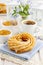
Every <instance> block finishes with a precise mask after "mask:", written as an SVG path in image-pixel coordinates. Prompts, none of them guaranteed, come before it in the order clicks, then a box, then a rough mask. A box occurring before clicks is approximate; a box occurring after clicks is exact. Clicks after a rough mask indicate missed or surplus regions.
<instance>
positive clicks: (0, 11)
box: [0, 3, 7, 14]
mask: <svg viewBox="0 0 43 65" xmlns="http://www.w3.org/2000/svg"><path fill="white" fill-rule="evenodd" d="M6 13H7V11H6V4H4V3H0V14H6Z"/></svg>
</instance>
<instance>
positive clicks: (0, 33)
mask: <svg viewBox="0 0 43 65" xmlns="http://www.w3.org/2000/svg"><path fill="white" fill-rule="evenodd" d="M10 33H11V32H10V31H9V30H0V35H9V34H10Z"/></svg>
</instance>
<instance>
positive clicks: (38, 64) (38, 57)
mask: <svg viewBox="0 0 43 65" xmlns="http://www.w3.org/2000/svg"><path fill="white" fill-rule="evenodd" d="M3 19H6V16H0V20H3ZM1 45H3V44H0V46H1ZM0 65H43V48H42V49H40V52H37V53H36V54H35V55H34V56H33V57H32V58H31V59H30V60H28V61H23V60H20V59H17V58H14V57H11V56H9V55H6V54H3V53H1V52H0Z"/></svg>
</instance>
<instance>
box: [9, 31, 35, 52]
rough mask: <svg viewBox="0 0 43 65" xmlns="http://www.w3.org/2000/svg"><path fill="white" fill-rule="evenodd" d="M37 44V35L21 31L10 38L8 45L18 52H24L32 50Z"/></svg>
mask: <svg viewBox="0 0 43 65" xmlns="http://www.w3.org/2000/svg"><path fill="white" fill-rule="evenodd" d="M34 45H35V37H34V36H32V35H31V34H29V33H26V32H24V33H20V34H16V35H14V36H12V37H11V38H10V39H9V40H8V47H9V49H10V50H13V51H15V52H16V53H23V52H27V51H30V50H32V48H33V47H34Z"/></svg>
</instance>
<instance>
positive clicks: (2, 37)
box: [0, 29, 12, 44]
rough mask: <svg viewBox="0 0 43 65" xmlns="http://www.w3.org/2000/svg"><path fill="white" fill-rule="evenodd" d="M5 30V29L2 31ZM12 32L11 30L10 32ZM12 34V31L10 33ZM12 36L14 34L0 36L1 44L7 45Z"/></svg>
mask: <svg viewBox="0 0 43 65" xmlns="http://www.w3.org/2000/svg"><path fill="white" fill-rule="evenodd" d="M0 30H5V29H0ZM9 31H10V30H9ZM10 32H11V31H10ZM11 36H12V32H11V33H10V34H8V35H0V44H2V43H5V42H7V41H8V39H9V38H10V37H11Z"/></svg>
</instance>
